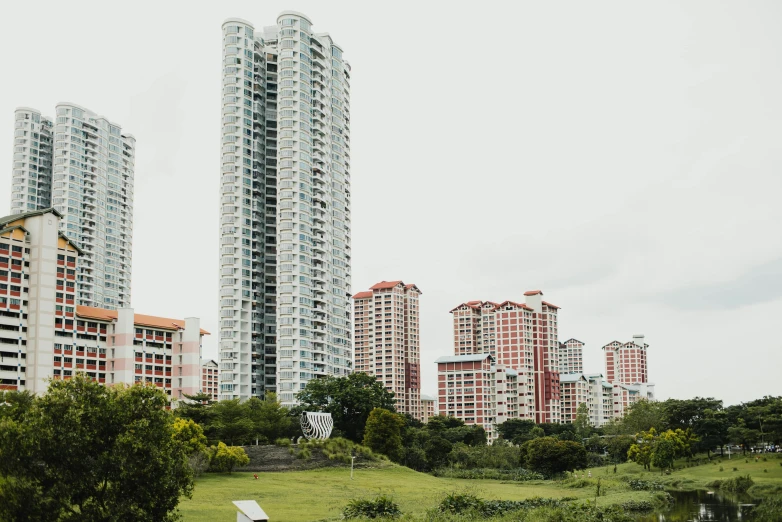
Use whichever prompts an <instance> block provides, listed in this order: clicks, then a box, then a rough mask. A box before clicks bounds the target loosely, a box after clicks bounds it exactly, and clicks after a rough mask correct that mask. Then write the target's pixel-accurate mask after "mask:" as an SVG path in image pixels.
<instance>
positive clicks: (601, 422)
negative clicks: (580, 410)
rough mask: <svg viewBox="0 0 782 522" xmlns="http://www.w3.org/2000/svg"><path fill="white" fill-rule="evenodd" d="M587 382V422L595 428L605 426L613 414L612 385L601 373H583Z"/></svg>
mask: <svg viewBox="0 0 782 522" xmlns="http://www.w3.org/2000/svg"><path fill="white" fill-rule="evenodd" d="M584 377H586V379H587V381H588V382H589V400H588V401H587V404H588V405H589V423H590V424H591V425H592V426H595V427H596V428H599V427H601V426H605V425H606V424H607V423H608V422H609V421H610V420H611V419H612V418H613V416H614V408H613V405H614V401H613V386H612V385H611V384H610V383H608V382H607V381H605V380H604V379H603V374H601V373H588V374H584Z"/></svg>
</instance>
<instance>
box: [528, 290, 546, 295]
mask: <svg viewBox="0 0 782 522" xmlns="http://www.w3.org/2000/svg"><path fill="white" fill-rule="evenodd" d="M538 294H540V295H543V292H541V291H540V290H528V291H527V292H524V295H527V296H529V295H538Z"/></svg>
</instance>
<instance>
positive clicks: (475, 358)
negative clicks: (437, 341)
mask: <svg viewBox="0 0 782 522" xmlns="http://www.w3.org/2000/svg"><path fill="white" fill-rule="evenodd" d="M486 358H489V359H492V360H494V357H492V356H491V354H490V353H473V354H469V355H446V356H443V357H439V358H438V359H437V360H435V361H434V362H436V363H452V362H480V361H485V360H486Z"/></svg>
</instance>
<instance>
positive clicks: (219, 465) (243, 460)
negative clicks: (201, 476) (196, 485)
mask: <svg viewBox="0 0 782 522" xmlns="http://www.w3.org/2000/svg"><path fill="white" fill-rule="evenodd" d="M208 452H209V471H216V472H218V473H225V472H228V473H231V472H233V470H234V468H236V467H242V466H246V465H247V464H249V463H250V457H248V456H247V452H245V451H244V448H242V447H240V446H226V444H225V443H224V442H220V443H218V444H217V446H212V447H210V448H209V450H208Z"/></svg>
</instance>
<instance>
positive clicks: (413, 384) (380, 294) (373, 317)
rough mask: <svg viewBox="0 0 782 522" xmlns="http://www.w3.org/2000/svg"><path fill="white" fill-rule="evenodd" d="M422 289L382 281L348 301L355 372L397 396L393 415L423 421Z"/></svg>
mask: <svg viewBox="0 0 782 522" xmlns="http://www.w3.org/2000/svg"><path fill="white" fill-rule="evenodd" d="M420 297H421V290H419V289H418V287H417V286H416V285H414V284H405V283H404V282H402V281H381V282H380V283H378V284H376V285H374V286H372V287H371V288H370V289H369V290H368V291H366V292H359V293H358V294H356V295H354V296H353V307H354V324H355V332H354V334H355V339H354V354H355V365H354V370H355V371H357V372H363V373H366V374H369V375H373V376H375V377H376V378H377V380H378V381H380V382H382V383H383V384H384V385H385V387H386V389H387V390H388V391H391V392H394V394H395V396H396V410H397V411H398V412H399V413H407V414H409V415H411V416H413V417H414V418H416V419H419V420H421V421H425V419H426V418H427V415H426V412H425V411H424V409H423V407H422V404H421V368H420V366H421V338H420V308H419V301H420Z"/></svg>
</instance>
